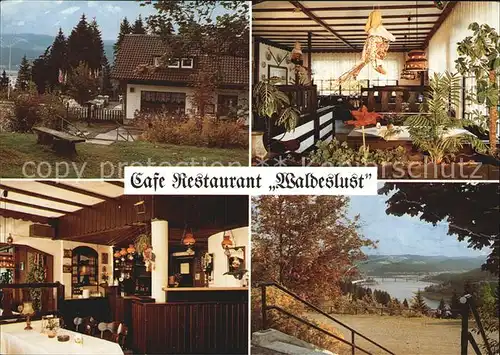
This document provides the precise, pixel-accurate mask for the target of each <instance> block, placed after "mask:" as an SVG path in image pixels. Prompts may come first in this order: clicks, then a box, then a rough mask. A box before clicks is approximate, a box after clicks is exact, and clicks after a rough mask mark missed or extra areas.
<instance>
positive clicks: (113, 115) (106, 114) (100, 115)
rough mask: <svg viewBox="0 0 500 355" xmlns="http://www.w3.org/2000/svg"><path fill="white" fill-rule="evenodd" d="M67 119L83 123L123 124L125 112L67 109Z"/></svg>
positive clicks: (119, 110)
mask: <svg viewBox="0 0 500 355" xmlns="http://www.w3.org/2000/svg"><path fill="white" fill-rule="evenodd" d="M66 111H67V112H66V116H67V117H66V118H68V119H70V118H73V119H77V120H82V121H113V122H114V121H119V122H123V118H124V117H125V111H124V110H121V109H109V108H97V107H69V106H68V107H67V109H66Z"/></svg>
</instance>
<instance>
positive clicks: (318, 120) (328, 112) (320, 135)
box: [269, 106, 335, 153]
mask: <svg viewBox="0 0 500 355" xmlns="http://www.w3.org/2000/svg"><path fill="white" fill-rule="evenodd" d="M334 109H335V107H333V106H329V107H323V108H320V109H317V110H316V111H315V112H314V113H311V114H305V115H302V116H300V120H299V122H298V124H297V127H295V130H294V131H293V132H288V133H285V132H284V130H283V129H282V127H276V126H272V127H271V134H269V136H270V137H272V138H273V139H275V140H282V141H287V140H297V141H298V142H300V148H299V149H298V150H297V151H296V152H297V153H307V152H309V151H311V150H313V149H314V147H315V146H316V143H317V142H318V141H320V140H321V141H323V140H326V139H328V138H330V137H334V136H335V120H334ZM271 149H272V145H271Z"/></svg>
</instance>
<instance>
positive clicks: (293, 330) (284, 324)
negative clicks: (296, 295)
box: [251, 287, 347, 353]
mask: <svg viewBox="0 0 500 355" xmlns="http://www.w3.org/2000/svg"><path fill="white" fill-rule="evenodd" d="M266 296H267V304H268V305H274V306H279V307H280V308H283V309H284V310H286V311H288V312H290V313H292V314H294V315H297V316H299V317H301V318H305V319H307V321H308V322H310V323H312V324H315V325H317V326H318V327H320V328H322V329H324V330H326V331H328V332H330V333H332V334H335V335H336V336H338V337H339V338H341V339H344V336H343V335H342V333H341V332H340V331H339V330H338V329H336V328H335V327H334V326H332V325H331V324H326V323H322V322H318V321H316V320H314V319H311V318H310V317H308V311H310V310H308V309H307V308H306V306H305V305H303V304H302V303H300V302H299V301H297V300H294V299H293V298H291V297H290V296H288V295H286V294H284V293H283V292H282V291H280V290H277V289H275V288H272V287H268V288H267V292H266ZM251 300H252V317H251V320H252V331H257V330H260V329H262V293H261V290H260V289H259V288H253V289H252V298H251ZM267 319H268V326H269V327H271V328H274V329H277V330H279V331H281V332H283V333H286V334H289V335H292V336H294V337H296V338H298V339H300V340H303V341H306V342H308V343H311V344H313V345H316V346H318V347H321V348H323V349H326V350H329V351H331V352H333V353H338V352H339V350H340V349H342V348H345V347H346V346H347V345H345V344H343V343H342V342H341V341H339V340H337V339H335V338H333V337H330V336H328V335H326V334H325V333H323V332H320V331H318V330H316V329H314V328H312V327H310V326H308V325H306V324H302V323H300V322H298V321H296V320H294V319H292V318H289V317H288V316H286V315H284V314H282V313H278V312H277V311H268V313H267Z"/></svg>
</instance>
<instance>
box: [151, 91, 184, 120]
mask: <svg viewBox="0 0 500 355" xmlns="http://www.w3.org/2000/svg"><path fill="white" fill-rule="evenodd" d="M141 111H145V112H154V111H162V112H168V113H171V114H179V115H182V114H184V113H185V112H186V94H185V93H183V92H162V91H142V92H141Z"/></svg>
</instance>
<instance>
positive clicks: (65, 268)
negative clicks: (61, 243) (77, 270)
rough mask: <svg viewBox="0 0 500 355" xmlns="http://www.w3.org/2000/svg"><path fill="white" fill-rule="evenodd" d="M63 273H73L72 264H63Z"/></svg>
mask: <svg viewBox="0 0 500 355" xmlns="http://www.w3.org/2000/svg"><path fill="white" fill-rule="evenodd" d="M63 273H65V274H71V265H63Z"/></svg>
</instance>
